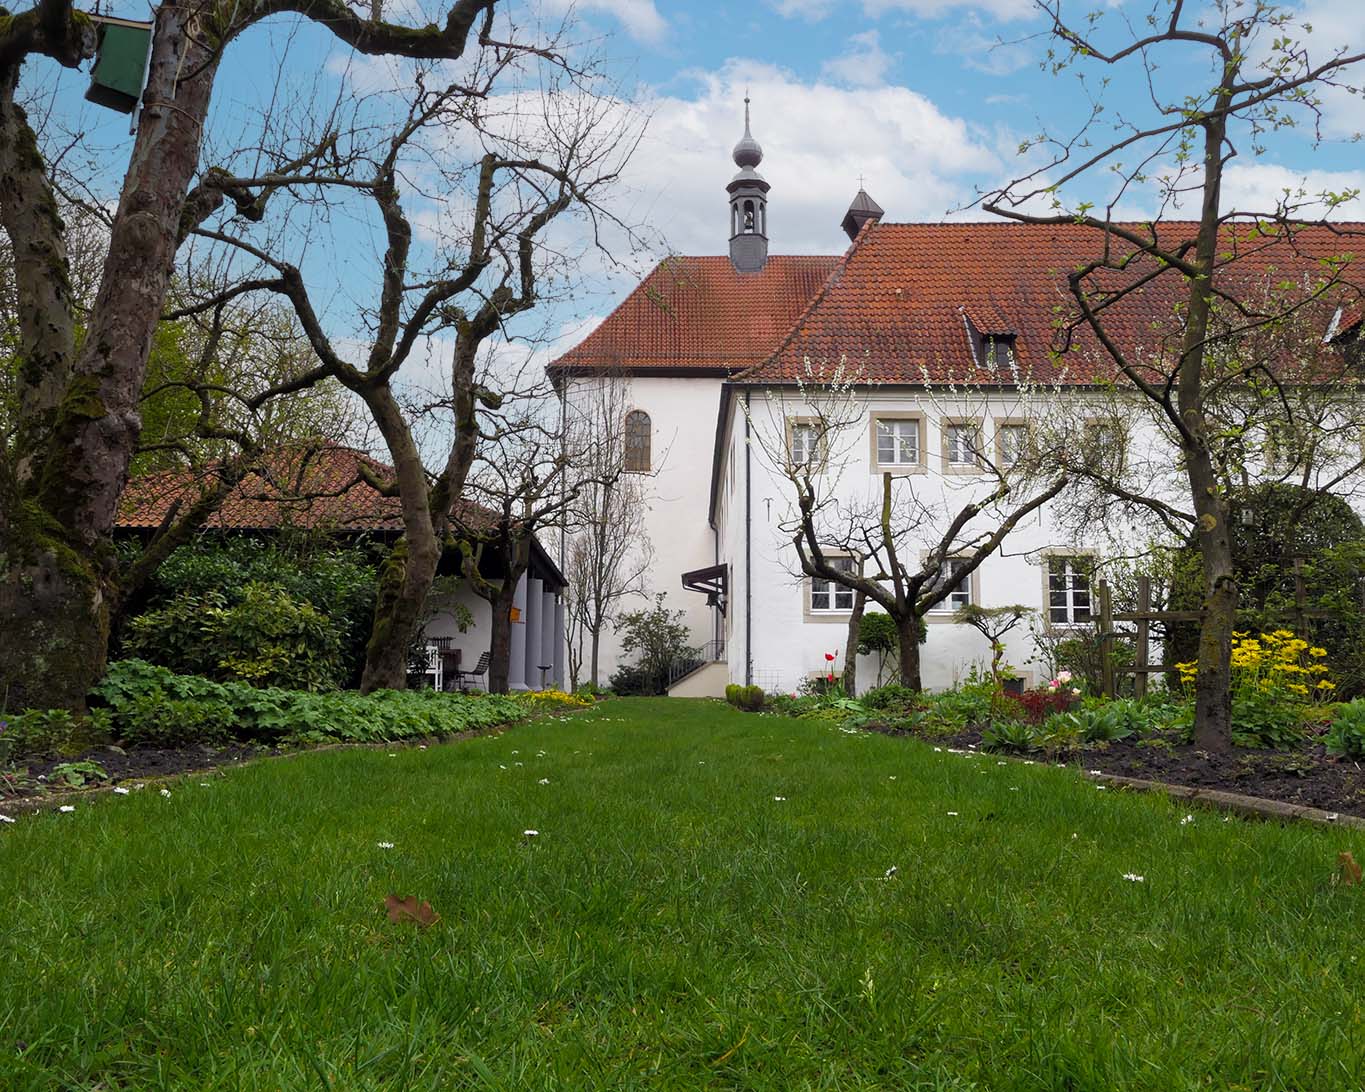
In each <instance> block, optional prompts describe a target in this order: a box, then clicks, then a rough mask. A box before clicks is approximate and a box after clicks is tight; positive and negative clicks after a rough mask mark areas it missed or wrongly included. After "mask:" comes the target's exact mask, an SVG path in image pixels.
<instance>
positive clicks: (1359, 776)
mask: <svg viewBox="0 0 1365 1092" xmlns="http://www.w3.org/2000/svg"><path fill="white" fill-rule="evenodd" d="M869 728H870V729H871V730H872V731H878V732H884V733H886V734H888V735H897V736H899V735H908V734H910V733H908V732H906V731H905V730H904V729H903V728H899V727H892V726H878V725H869ZM932 742H933V743H935V744H936V745H939V746H942V747H959V748H962V749H963V750H969V749H970V750H975V749H977V748H978V747H980V745H981V733H980V732H978V731H968V732H960V733H958V734H957V735H955V736H949V737H947V738H946V739H941V740H940V739H935V740H933V741H932ZM1028 757H1031V758H1035V759H1039V760H1041V759H1042V757H1043V756H1042V755H1040V754H1033V755H1030V756H1028ZM1053 761H1056V762H1065V763H1067V764H1068V765H1071V766H1077V767H1079V768H1081V769H1085V770H1099V771H1100V772H1102V773H1107V774H1117V775H1118V776H1120V777H1137V778H1142V779H1144V780H1147V781H1161V782H1164V783H1165V784H1167V785H1188V786H1191V787H1195V788H1205V789H1219V790H1222V791H1223V792H1235V793H1240V794H1241V795H1243V796H1259V797H1261V798H1263V799H1266V800H1278V801H1281V802H1283V803H1286V804H1299V805H1302V806H1304V807H1310V808H1321V809H1322V810H1324V811H1334V812H1338V813H1340V814H1342V815H1358V816H1362V817H1365V767H1362V766H1361V765H1360V764H1358V763H1357V762H1355V761H1354V760H1352V759H1349V758H1336V757H1334V756H1332V755H1329V754H1328V753H1327V751H1326V749H1325V748H1324V747H1323V745H1322V744H1321V743H1320V742H1317V741H1306V742H1305V743H1303V744H1301V745H1300V746H1298V747H1296V748H1293V749H1291V750H1283V751H1272V750H1256V749H1250V748H1246V747H1235V748H1233V749H1232V751H1231V752H1229V753H1228V754H1210V753H1209V752H1207V751H1200V750H1196V749H1195V748H1194V747H1193V746H1191V745H1189V744H1171V743H1168V742H1167V741H1165V740H1157V741H1149V742H1143V743H1138V742H1136V741H1134V740H1125V741H1123V742H1121V743H1109V744H1104V745H1102V746H1094V747H1087V748H1085V749H1084V750H1082V751H1073V752H1071V753H1069V754H1062V755H1057V756H1055V758H1054V759H1053Z"/></svg>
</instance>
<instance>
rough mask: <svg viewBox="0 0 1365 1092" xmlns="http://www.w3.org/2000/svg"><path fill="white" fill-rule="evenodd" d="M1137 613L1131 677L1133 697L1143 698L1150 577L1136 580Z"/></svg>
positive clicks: (1150, 591) (1145, 686)
mask: <svg viewBox="0 0 1365 1092" xmlns="http://www.w3.org/2000/svg"><path fill="white" fill-rule="evenodd" d="M1137 596H1138V602H1137V612H1138V614H1139V615H1141V617H1140V618H1138V621H1137V647H1136V648H1135V649H1134V650H1133V666H1134V667H1135V668H1137V672H1136V673H1135V674H1134V676H1133V695H1134V697H1138V698H1143V697H1146V696H1147V664H1148V652H1147V640H1148V636H1149V633H1150V630H1151V625H1152V623H1151V622H1150V621H1149V620H1148V618H1147V615H1148V614H1149V613H1150V612H1151V609H1152V581H1151V578H1150V577H1146V576H1139V577H1138V578H1137Z"/></svg>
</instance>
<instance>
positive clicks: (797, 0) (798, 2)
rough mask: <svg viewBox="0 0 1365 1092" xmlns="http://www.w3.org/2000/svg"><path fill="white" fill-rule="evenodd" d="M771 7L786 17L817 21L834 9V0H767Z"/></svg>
mask: <svg viewBox="0 0 1365 1092" xmlns="http://www.w3.org/2000/svg"><path fill="white" fill-rule="evenodd" d="M768 3H769V5H770V6H771V7H772V9H773V10H774V11H775V12H777V14H778V15H781V16H782V17H783V18H786V19H807V20H809V21H810V22H812V23H814V22H818V21H819V20H821V19H823V18H824V17H825V16H826V15H828V14H829V13H830V12H831V11H833V10H834V5H835V3H836V0H768Z"/></svg>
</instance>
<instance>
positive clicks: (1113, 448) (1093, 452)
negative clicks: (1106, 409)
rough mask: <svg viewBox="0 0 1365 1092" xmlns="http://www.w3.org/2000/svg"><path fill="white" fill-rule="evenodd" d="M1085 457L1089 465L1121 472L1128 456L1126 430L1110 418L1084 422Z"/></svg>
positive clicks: (1121, 424) (1112, 471) (1118, 422)
mask: <svg viewBox="0 0 1365 1092" xmlns="http://www.w3.org/2000/svg"><path fill="white" fill-rule="evenodd" d="M1085 449H1086V450H1085V457H1086V460H1087V462H1089V463H1090V465H1091V466H1093V467H1097V468H1100V469H1102V470H1105V471H1108V472H1110V473H1121V472H1122V471H1123V469H1124V466H1125V464H1126V462H1127V458H1128V431H1127V430H1126V429H1125V428H1124V427H1123V423H1122V422H1120V421H1117V420H1113V419H1111V418H1095V419H1093V420H1090V421H1087V422H1086V423H1085Z"/></svg>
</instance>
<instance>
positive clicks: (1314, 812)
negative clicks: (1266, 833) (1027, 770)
mask: <svg viewBox="0 0 1365 1092" xmlns="http://www.w3.org/2000/svg"><path fill="white" fill-rule="evenodd" d="M1084 776H1085V777H1086V778H1087V779H1089V780H1091V781H1102V782H1104V783H1105V784H1107V785H1113V786H1115V787H1116V788H1121V789H1128V790H1131V791H1133V792H1162V793H1165V794H1166V795H1167V796H1169V797H1171V798H1172V799H1175V800H1188V801H1190V802H1191V803H1197V804H1205V805H1208V806H1209V807H1212V808H1215V809H1217V810H1219V811H1230V812H1233V813H1235V814H1237V815H1243V816H1246V817H1248V818H1252V819H1279V820H1290V819H1303V820H1307V821H1308V822H1310V823H1321V824H1323V825H1324V826H1332V827H1352V828H1355V829H1357V830H1365V819H1361V818H1359V817H1357V816H1354V815H1342V814H1340V813H1339V812H1335V811H1323V810H1322V809H1321V808H1310V807H1305V806H1304V805H1303V804H1286V803H1283V802H1282V801H1279V800H1266V799H1264V798H1263V797H1260V796H1243V795H1241V794H1240V793H1235V792H1223V791H1222V790H1221V789H1206V788H1200V787H1199V786H1195V785H1168V784H1166V782H1164V781H1146V780H1144V779H1143V778H1140V777H1122V776H1120V775H1119V774H1107V773H1086V774H1085V775H1084Z"/></svg>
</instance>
